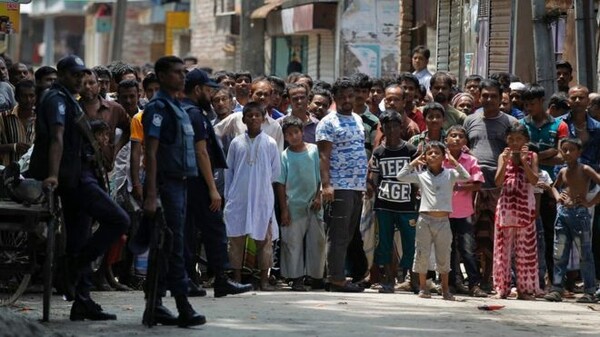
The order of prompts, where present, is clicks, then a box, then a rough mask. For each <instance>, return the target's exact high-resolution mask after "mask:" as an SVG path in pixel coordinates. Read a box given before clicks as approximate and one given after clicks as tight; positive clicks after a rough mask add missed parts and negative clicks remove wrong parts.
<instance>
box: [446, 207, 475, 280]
mask: <svg viewBox="0 0 600 337" xmlns="http://www.w3.org/2000/svg"><path fill="white" fill-rule="evenodd" d="M450 228H451V229H452V254H451V266H452V270H451V271H450V276H449V280H450V284H451V285H452V284H454V283H455V282H456V281H457V277H456V273H457V272H459V271H460V261H459V260H458V256H460V257H461V258H462V261H463V263H464V265H465V269H466V271H467V276H468V281H469V288H472V287H474V286H476V285H479V283H480V282H481V274H480V273H479V267H477V260H476V259H475V253H474V252H475V235H474V232H473V223H472V222H471V219H470V218H450Z"/></svg>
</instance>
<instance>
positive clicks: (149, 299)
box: [140, 200, 171, 328]
mask: <svg viewBox="0 0 600 337" xmlns="http://www.w3.org/2000/svg"><path fill="white" fill-rule="evenodd" d="M157 204H158V205H157V208H156V213H155V214H154V217H153V218H152V219H150V218H148V217H146V216H145V217H144V219H142V224H140V225H141V226H150V228H151V230H150V250H149V252H148V269H147V271H146V283H145V286H144V288H145V289H144V290H145V291H146V310H145V311H144V317H143V318H142V323H143V324H144V325H145V326H147V327H149V328H151V327H152V326H154V325H156V321H155V319H154V314H155V311H156V304H157V302H158V301H157V300H158V298H159V296H160V295H161V294H159V293H158V291H159V289H158V285H159V278H160V277H161V275H165V273H164V272H163V269H164V270H165V271H166V269H167V267H168V265H167V262H168V257H169V252H170V250H171V232H170V230H169V228H168V227H167V223H166V221H165V216H164V213H163V209H162V205H161V203H160V200H157Z"/></svg>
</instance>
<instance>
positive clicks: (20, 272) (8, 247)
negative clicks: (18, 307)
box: [0, 231, 32, 306]
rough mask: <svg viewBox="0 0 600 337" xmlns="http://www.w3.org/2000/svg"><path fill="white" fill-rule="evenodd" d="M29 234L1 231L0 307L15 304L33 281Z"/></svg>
mask: <svg viewBox="0 0 600 337" xmlns="http://www.w3.org/2000/svg"><path fill="white" fill-rule="evenodd" d="M31 263H32V255H31V252H30V246H29V233H27V232H22V231H0V271H1V272H0V306H6V305H9V304H12V303H14V302H15V301H16V300H17V299H18V298H19V297H20V296H21V295H22V294H23V293H24V292H25V290H26V289H27V286H28V285H29V281H30V280H31V265H32V264H31Z"/></svg>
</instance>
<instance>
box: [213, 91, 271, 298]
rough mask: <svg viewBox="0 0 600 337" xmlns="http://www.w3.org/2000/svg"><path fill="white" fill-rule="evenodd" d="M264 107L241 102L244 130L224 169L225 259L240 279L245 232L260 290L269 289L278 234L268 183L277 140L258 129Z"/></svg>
mask: <svg viewBox="0 0 600 337" xmlns="http://www.w3.org/2000/svg"><path fill="white" fill-rule="evenodd" d="M264 119H265V110H264V109H262V108H261V106H260V105H259V104H258V103H252V102H251V103H248V104H247V105H246V106H244V110H243V121H244V123H245V124H246V126H247V127H248V131H247V132H246V133H244V134H241V135H239V136H237V137H235V138H234V140H233V141H232V142H231V145H230V147H229V152H228V154H227V166H228V167H229V168H228V169H227V170H225V200H226V203H225V210H224V212H223V216H224V218H225V224H226V228H227V236H228V237H229V260H230V264H231V268H232V269H233V270H234V279H235V280H236V281H237V282H240V281H241V269H242V261H243V257H244V247H245V242H246V236H249V237H250V239H252V240H254V241H255V242H256V255H257V261H258V268H259V269H260V273H261V275H260V276H261V279H260V288H261V290H273V289H272V287H271V286H270V285H269V283H268V271H269V268H271V267H272V264H273V246H272V240H275V239H277V238H278V234H279V233H278V232H277V223H276V220H275V213H274V211H273V209H274V208H273V206H274V202H275V198H274V194H273V187H272V183H273V182H274V181H275V179H276V178H277V177H279V174H280V168H281V162H280V159H279V150H278V148H277V143H276V142H275V140H273V138H271V137H269V136H268V135H266V134H265V133H263V132H261V124H262V123H263V121H264Z"/></svg>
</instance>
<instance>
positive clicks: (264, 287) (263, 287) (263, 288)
mask: <svg viewBox="0 0 600 337" xmlns="http://www.w3.org/2000/svg"><path fill="white" fill-rule="evenodd" d="M275 290H277V288H275V287H274V286H272V285H270V284H268V283H267V284H261V285H260V291H275Z"/></svg>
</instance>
